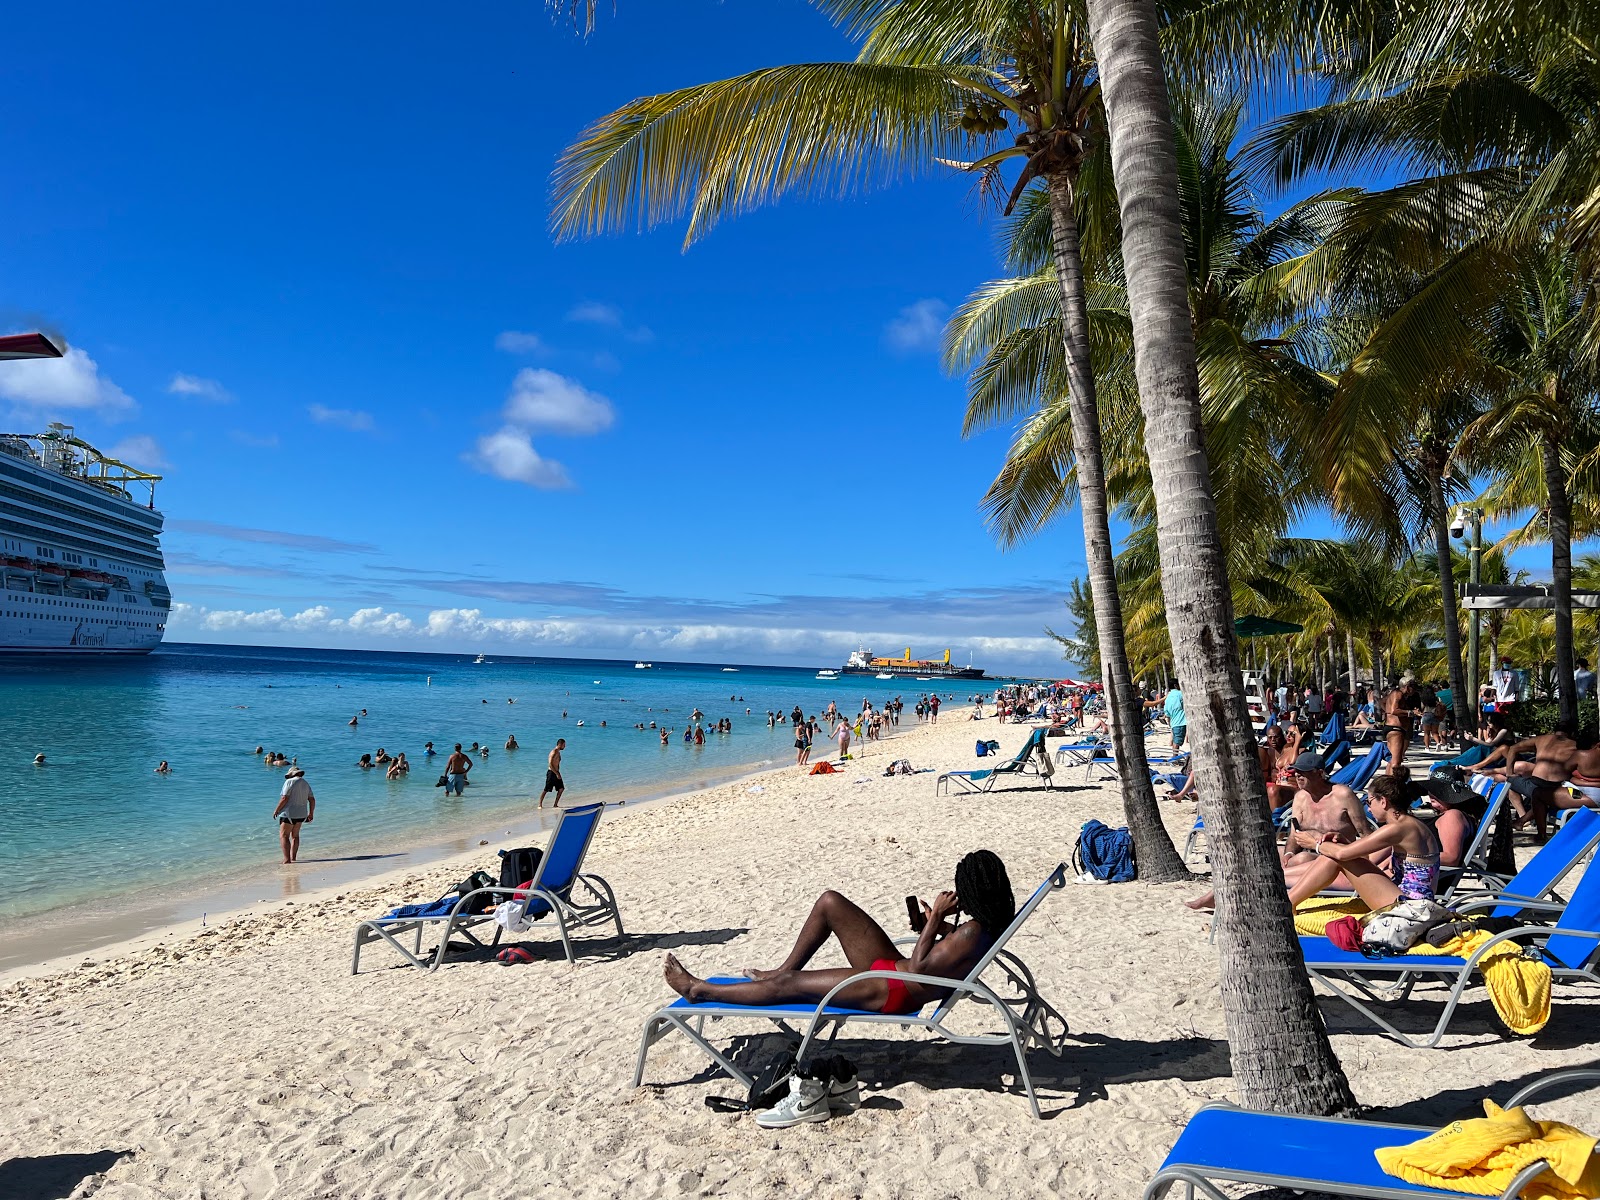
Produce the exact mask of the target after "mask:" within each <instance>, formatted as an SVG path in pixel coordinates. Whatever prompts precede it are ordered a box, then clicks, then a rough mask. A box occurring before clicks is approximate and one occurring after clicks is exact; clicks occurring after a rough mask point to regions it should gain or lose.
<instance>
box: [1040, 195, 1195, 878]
mask: <svg viewBox="0 0 1600 1200" xmlns="http://www.w3.org/2000/svg"><path fill="white" fill-rule="evenodd" d="M1049 183H1050V225H1051V234H1052V237H1053V241H1054V249H1055V260H1056V278H1057V280H1058V281H1059V283H1060V286H1061V330H1062V337H1061V340H1062V345H1063V348H1064V350H1065V352H1066V358H1067V379H1068V395H1067V404H1068V407H1069V409H1070V411H1071V413H1072V452H1073V457H1074V459H1075V460H1076V463H1077V468H1078V509H1079V511H1080V512H1081V513H1082V514H1083V548H1084V557H1085V559H1086V560H1087V562H1088V566H1089V594H1090V596H1091V597H1092V598H1093V599H1094V622H1095V630H1096V632H1097V633H1098V634H1099V637H1100V669H1101V673H1102V676H1103V679H1104V682H1105V685H1106V691H1107V693H1108V694H1109V696H1108V698H1109V701H1110V704H1111V706H1112V708H1114V709H1115V710H1116V712H1117V714H1118V718H1119V719H1118V720H1117V721H1115V722H1113V723H1112V738H1113V742H1114V746H1115V750H1116V756H1117V773H1118V775H1119V776H1120V777H1121V781H1122V811H1123V816H1124V817H1125V818H1126V820H1127V822H1128V832H1129V833H1130V834H1131V835H1132V836H1133V843H1134V846H1135V848H1136V849H1137V851H1138V855H1139V874H1140V876H1141V877H1143V878H1145V879H1148V880H1150V881H1151V882H1153V883H1166V882H1170V881H1171V880H1174V879H1187V878H1189V868H1188V867H1186V866H1184V863H1183V859H1182V857H1181V856H1180V855H1179V854H1178V850H1177V847H1176V846H1174V845H1173V844H1172V837H1171V835H1169V834H1168V833H1167V829H1166V826H1165V825H1164V824H1162V821H1161V811H1160V808H1159V807H1158V806H1157V803H1156V792H1155V788H1154V786H1153V785H1152V784H1151V782H1150V768H1149V764H1148V763H1147V762H1146V760H1145V753H1144V708H1143V704H1142V702H1141V701H1140V698H1139V696H1138V695H1137V694H1136V693H1135V692H1134V690H1133V672H1132V671H1131V670H1130V669H1129V667H1128V650H1127V645H1126V643H1125V641H1124V634H1123V625H1122V599H1121V597H1120V596H1119V595H1118V594H1117V563H1116V555H1115V552H1114V551H1113V549H1112V545H1111V523H1110V519H1109V513H1108V511H1107V507H1106V475H1105V464H1104V461H1103V459H1102V455H1101V447H1100V408H1099V403H1098V401H1097V398H1096V395H1095V386H1094V370H1093V368H1092V366H1091V365H1090V362H1089V308H1088V302H1087V299H1086V297H1085V292H1084V282H1083V256H1082V253H1081V251H1080V248H1079V244H1078V215H1077V213H1076V212H1075V211H1074V209H1073V203H1072V192H1073V186H1072V180H1071V179H1070V178H1068V177H1067V176H1066V175H1065V174H1055V175H1052V176H1051V177H1050V180H1049Z"/></svg>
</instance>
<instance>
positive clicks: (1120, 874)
mask: <svg viewBox="0 0 1600 1200" xmlns="http://www.w3.org/2000/svg"><path fill="white" fill-rule="evenodd" d="M1072 869H1073V870H1075V871H1076V872H1077V873H1078V875H1079V876H1080V877H1082V876H1085V875H1087V876H1089V877H1090V878H1093V879H1098V880H1100V881H1102V882H1104V883H1129V882H1131V881H1133V880H1134V879H1136V878H1138V875H1139V867H1138V864H1137V862H1136V861H1135V860H1134V853H1133V835H1132V834H1130V833H1129V832H1128V830H1127V828H1126V827H1123V828H1121V829H1112V828H1111V827H1110V826H1109V825H1106V824H1105V823H1103V822H1101V821H1096V820H1093V819H1090V820H1088V821H1085V822H1084V823H1083V828H1082V829H1081V830H1080V831H1079V832H1078V844H1077V846H1076V847H1074V849H1073V851H1072Z"/></svg>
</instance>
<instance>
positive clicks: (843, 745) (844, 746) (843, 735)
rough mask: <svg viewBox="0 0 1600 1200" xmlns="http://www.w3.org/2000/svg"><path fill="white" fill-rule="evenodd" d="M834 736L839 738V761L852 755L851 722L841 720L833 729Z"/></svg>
mask: <svg viewBox="0 0 1600 1200" xmlns="http://www.w3.org/2000/svg"><path fill="white" fill-rule="evenodd" d="M833 736H834V737H836V738H838V739H839V761H840V762H843V761H844V760H845V759H847V758H849V757H850V723H849V722H848V721H840V722H839V727H838V728H837V729H835V730H834V731H833Z"/></svg>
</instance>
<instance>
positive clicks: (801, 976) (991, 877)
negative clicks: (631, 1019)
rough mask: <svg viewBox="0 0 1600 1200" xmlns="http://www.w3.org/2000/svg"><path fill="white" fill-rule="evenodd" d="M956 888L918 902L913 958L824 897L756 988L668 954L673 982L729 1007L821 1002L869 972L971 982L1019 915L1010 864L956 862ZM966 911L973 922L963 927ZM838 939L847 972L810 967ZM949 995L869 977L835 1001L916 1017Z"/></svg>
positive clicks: (974, 858)
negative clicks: (704, 974)
mask: <svg viewBox="0 0 1600 1200" xmlns="http://www.w3.org/2000/svg"><path fill="white" fill-rule="evenodd" d="M955 883H956V890H955V891H953V892H940V893H939V894H938V895H937V896H935V897H934V900H933V903H932V904H924V903H921V902H920V901H919V902H918V903H919V904H920V906H921V909H922V914H921V915H922V922H923V924H922V926H921V929H920V935H919V937H918V938H917V944H916V945H915V946H914V947H913V948H912V950H911V956H910V957H909V958H908V957H906V956H905V955H903V954H901V953H900V951H899V949H897V948H896V946H895V944H894V941H893V940H892V939H891V938H890V937H889V935H888V934H887V933H885V932H884V931H883V926H881V925H879V924H878V923H877V922H876V921H874V920H873V919H872V918H871V917H869V916H868V915H867V914H866V913H865V912H863V911H862V910H861V909H860V908H859V907H857V906H856V905H855V904H852V903H851V902H850V901H849V900H847V899H845V898H844V897H843V896H841V895H840V894H839V893H838V892H832V891H830V892H823V893H822V895H820V896H818V897H817V902H816V903H815V904H813V905H812V906H811V915H810V916H808V917H807V918H806V921H805V924H804V925H802V926H801V927H800V936H799V938H798V939H796V941H795V944H794V949H793V950H791V951H789V957H788V958H786V959H784V960H783V963H782V964H781V965H780V966H778V967H777V968H776V969H775V970H771V971H751V972H749V975H750V982H749V983H707V982H706V981H705V980H703V979H697V978H696V977H695V976H693V975H691V974H689V972H688V971H687V970H685V969H684V967H683V964H682V963H680V962H679V961H678V960H677V959H676V958H675V957H673V956H672V955H670V954H669V955H667V964H666V976H667V983H668V984H670V985H671V987H672V990H673V991H675V992H677V993H678V994H679V995H680V996H683V997H684V998H686V999H688V1000H689V1001H691V1002H694V1003H699V1002H701V1001H705V1000H715V1001H722V1002H724V1003H728V1004H749V1005H769V1004H800V1003H815V1002H816V1001H818V1000H821V999H822V998H823V997H824V996H826V995H827V994H828V993H829V992H830V991H832V990H833V989H834V988H835V987H837V986H838V985H839V984H841V983H843V982H844V981H845V980H846V979H848V978H850V976H852V975H856V974H859V973H860V972H862V971H908V972H910V973H912V974H914V975H937V976H939V977H940V978H941V979H952V980H958V979H964V978H966V975H967V973H968V972H969V971H971V970H972V968H973V967H974V966H975V965H976V964H977V962H978V960H979V959H980V958H982V957H983V956H984V955H985V954H986V953H988V950H989V947H990V946H992V945H993V944H994V942H995V939H996V938H998V937H999V936H1000V935H1001V934H1002V933H1004V932H1005V931H1006V928H1007V927H1008V926H1009V925H1010V924H1011V922H1012V920H1013V919H1014V918H1015V917H1016V915H1017V905H1016V900H1015V898H1014V897H1013V896H1012V894H1011V880H1010V878H1009V877H1008V876H1007V875H1006V868H1005V864H1004V863H1002V862H1001V861H1000V859H999V858H998V857H997V856H996V855H995V854H993V853H992V852H990V851H988V850H974V851H973V852H972V853H971V854H968V855H967V856H966V857H965V858H963V859H962V860H961V861H960V862H958V863H957V864H956V880H955ZM962 912H965V913H966V914H967V915H968V916H969V917H971V918H972V919H971V920H970V921H965V922H959V918H958V914H959V913H962ZM830 934H832V935H833V936H835V937H837V938H838V939H839V945H840V947H841V948H842V949H843V950H844V956H845V958H846V959H848V960H849V962H850V965H849V966H848V967H833V968H830V969H827V970H820V971H808V970H806V969H805V965H806V964H807V963H808V962H810V961H811V959H812V957H813V956H814V955H815V954H816V952H817V951H818V950H820V949H822V947H823V945H824V944H825V943H826V942H827V940H828V936H829V935H830ZM948 995H949V992H948V990H946V989H945V988H936V987H931V986H929V985H927V984H923V983H916V982H914V981H907V982H905V983H901V982H900V981H899V980H896V979H863V980H861V981H860V982H859V983H853V984H851V985H850V986H849V987H847V988H845V989H844V990H843V991H842V992H840V993H839V994H838V995H836V996H835V997H834V998H833V1003H834V1004H836V1005H839V1006H841V1007H844V1008H862V1009H868V1010H870V1011H873V1012H885V1013H914V1012H916V1011H917V1010H918V1009H920V1008H921V1007H922V1006H923V1005H925V1004H927V1003H929V1002H930V1001H937V1000H943V999H944V998H945V997H946V996H948Z"/></svg>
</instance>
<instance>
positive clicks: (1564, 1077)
mask: <svg viewBox="0 0 1600 1200" xmlns="http://www.w3.org/2000/svg"><path fill="white" fill-rule="evenodd" d="M1575 1079H1587V1080H1590V1081H1591V1082H1593V1083H1597V1084H1600V1070H1595V1069H1594V1068H1593V1067H1584V1068H1578V1069H1576V1070H1572V1071H1553V1072H1551V1073H1550V1074H1549V1075H1546V1076H1545V1077H1544V1078H1543V1079H1535V1080H1534V1081H1533V1082H1532V1083H1530V1084H1529V1085H1528V1086H1527V1087H1525V1088H1523V1089H1522V1090H1521V1091H1519V1092H1518V1093H1517V1094H1516V1095H1515V1096H1513V1097H1511V1099H1509V1100H1507V1101H1506V1105H1505V1106H1506V1107H1507V1108H1508V1109H1509V1108H1516V1107H1518V1106H1519V1105H1522V1104H1526V1103H1527V1102H1528V1100H1529V1099H1530V1098H1531V1097H1533V1096H1535V1095H1537V1094H1538V1093H1540V1092H1543V1091H1547V1090H1549V1089H1550V1088H1553V1087H1557V1086H1559V1085H1561V1084H1563V1083H1570V1082H1571V1081H1572V1080H1575Z"/></svg>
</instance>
